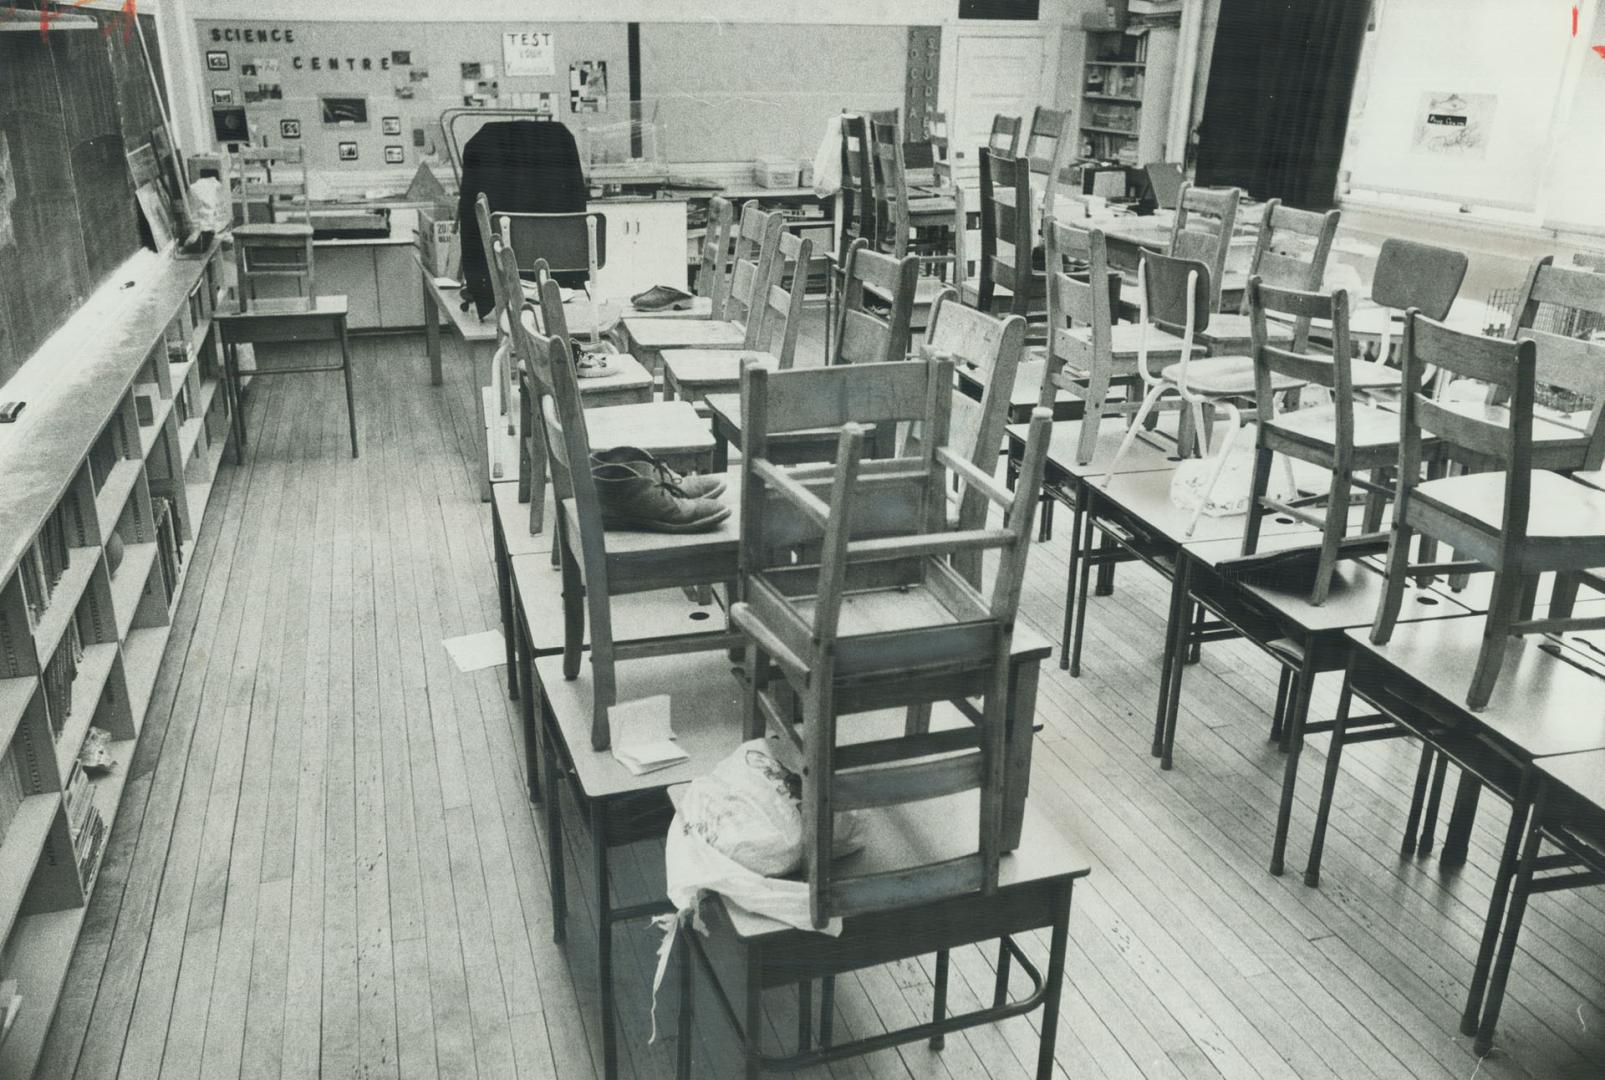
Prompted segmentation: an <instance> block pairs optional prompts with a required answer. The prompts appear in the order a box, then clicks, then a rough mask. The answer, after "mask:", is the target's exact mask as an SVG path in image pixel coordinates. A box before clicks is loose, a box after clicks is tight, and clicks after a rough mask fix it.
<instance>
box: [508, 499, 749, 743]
mask: <svg viewBox="0 0 1605 1080" xmlns="http://www.w3.org/2000/svg"><path fill="white" fill-rule="evenodd" d="M547 520H548V521H550V520H551V519H550V518H548V519H547ZM509 561H510V562H511V564H512V574H513V584H514V585H515V586H516V588H517V596H518V603H519V607H520V610H521V611H522V612H523V615H524V618H525V621H526V622H527V623H528V625H529V634H530V639H531V640H530V645H531V648H532V649H533V650H534V653H535V655H536V656H547V655H550V654H552V653H560V652H562V651H563V574H562V571H560V570H559V569H558V568H557V567H555V566H553V565H552V554H551V552H550V551H540V552H532V553H530V554H526V555H514V556H513V557H512V558H511V559H510V560H509ZM717 591H722V590H717ZM613 625H614V626H615V627H616V628H617V629H618V631H619V635H620V640H624V641H629V640H631V639H634V638H650V637H664V636H667V635H669V634H689V633H696V632H698V631H702V630H716V629H718V628H720V627H722V626H724V608H723V607H722V606H720V604H719V603H718V602H715V603H712V604H707V605H700V604H698V603H697V602H696V601H695V600H688V599H686V595H685V592H684V590H682V589H658V590H654V591H652V592H643V593H630V594H629V595H627V596H615V597H614V598H613ZM587 641H589V638H587ZM629 663H635V661H629ZM729 667H730V665H729V664H728V663H727V664H726V665H725V674H728V673H729V671H728V669H729ZM620 670H623V668H622V667H621V668H620ZM558 678H562V675H561V674H559V675H558ZM587 739H589V736H587ZM586 745H589V743H588V742H587V744H586Z"/></svg>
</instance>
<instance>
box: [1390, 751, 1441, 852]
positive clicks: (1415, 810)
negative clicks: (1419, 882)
mask: <svg viewBox="0 0 1605 1080" xmlns="http://www.w3.org/2000/svg"><path fill="white" fill-rule="evenodd" d="M1437 757H1438V752H1437V751H1436V750H1434V749H1433V748H1432V744H1431V743H1426V742H1424V743H1422V744H1421V760H1420V761H1419V762H1417V763H1416V782H1415V787H1413V788H1412V789H1411V791H1410V812H1409V814H1407V815H1406V816H1405V819H1404V839H1402V840H1400V841H1399V858H1401V859H1408V858H1409V857H1410V856H1412V855H1414V854H1415V852H1416V830H1417V829H1418V828H1419V827H1420V826H1421V804H1422V803H1424V802H1425V801H1426V799H1427V777H1428V776H1430V775H1431V774H1432V763H1433V760H1434V759H1435V758H1437Z"/></svg>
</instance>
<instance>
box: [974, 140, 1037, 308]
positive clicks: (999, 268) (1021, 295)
mask: <svg viewBox="0 0 1605 1080" xmlns="http://www.w3.org/2000/svg"><path fill="white" fill-rule="evenodd" d="M1030 175H1031V174H1030V170H1029V169H1028V168H1027V166H1026V160H1025V158H1023V157H1008V156H1005V155H1003V154H996V153H993V152H992V151H991V150H983V151H981V259H982V274H983V276H985V275H990V276H991V279H992V281H993V282H995V283H996V284H998V285H1001V286H1003V287H1004V288H1005V289H1008V290H1009V291H1010V292H1011V293H1013V296H1012V297H1011V304H1010V310H1012V311H1013V312H1014V313H1015V314H1020V315H1023V314H1025V313H1026V312H1027V310H1028V309H1029V304H1030V299H1031V240H1032V235H1033V231H1034V230H1033V227H1032V217H1031V183H1030Z"/></svg>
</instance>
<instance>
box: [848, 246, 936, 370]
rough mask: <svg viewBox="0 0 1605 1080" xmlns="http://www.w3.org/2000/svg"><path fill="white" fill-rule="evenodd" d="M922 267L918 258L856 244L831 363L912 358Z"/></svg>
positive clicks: (850, 253) (850, 262)
mask: <svg viewBox="0 0 1605 1080" xmlns="http://www.w3.org/2000/svg"><path fill="white" fill-rule="evenodd" d="M919 268H920V266H919V259H918V258H917V257H916V256H914V255H906V256H904V257H903V258H901V259H894V258H892V257H891V256H890V255H883V254H881V253H879V252H876V251H871V250H870V247H869V242H868V241H866V240H863V239H859V240H855V241H853V246H852V247H850V248H848V249H847V261H846V263H845V264H843V266H842V279H843V284H842V297H841V303H840V304H839V305H838V310H837V312H836V335H835V339H834V340H833V341H832V342H831V352H830V356H829V358H828V359H827V361H826V363H827V364H873V363H882V362H888V361H893V360H902V359H903V358H904V357H905V356H906V355H907V354H908V334H909V320H910V318H911V316H912V313H913V308H914V291H915V288H916V286H917V282H918V278H919ZM877 308H878V309H880V310H877Z"/></svg>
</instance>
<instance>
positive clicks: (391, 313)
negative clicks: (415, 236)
mask: <svg viewBox="0 0 1605 1080" xmlns="http://www.w3.org/2000/svg"><path fill="white" fill-rule="evenodd" d="M372 251H373V263H374V277H375V278H377V279H378V283H379V325H380V326H383V327H386V328H387V329H388V328H403V327H405V328H408V329H411V328H413V327H419V326H422V325H423V324H424V297H423V293H422V292H420V291H419V289H418V264H417V263H415V262H413V258H412V253H413V246H412V245H411V244H385V245H382V246H378V247H374V248H373V249H372Z"/></svg>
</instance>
